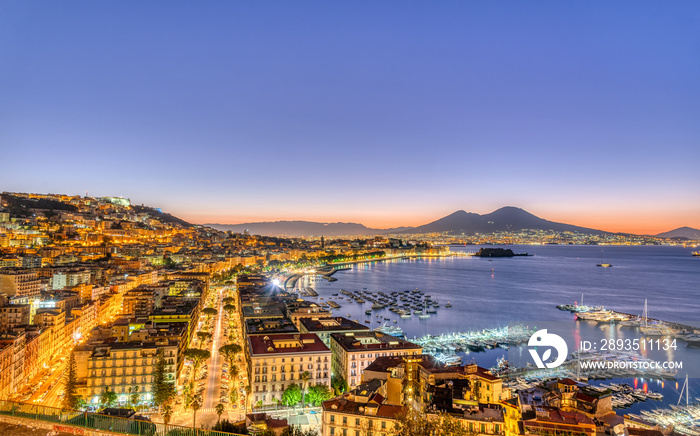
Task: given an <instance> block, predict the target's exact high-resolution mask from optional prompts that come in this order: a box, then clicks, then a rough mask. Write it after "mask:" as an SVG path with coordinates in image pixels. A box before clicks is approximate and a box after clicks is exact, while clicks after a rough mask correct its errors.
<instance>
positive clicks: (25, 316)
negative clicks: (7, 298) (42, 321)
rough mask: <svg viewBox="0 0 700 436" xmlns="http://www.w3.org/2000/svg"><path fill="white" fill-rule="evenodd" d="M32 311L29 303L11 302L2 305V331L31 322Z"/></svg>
mask: <svg viewBox="0 0 700 436" xmlns="http://www.w3.org/2000/svg"><path fill="white" fill-rule="evenodd" d="M30 312H31V306H30V305H29V304H10V305H7V306H4V307H0V331H7V330H10V329H12V328H13V327H15V326H18V325H26V324H29V315H30Z"/></svg>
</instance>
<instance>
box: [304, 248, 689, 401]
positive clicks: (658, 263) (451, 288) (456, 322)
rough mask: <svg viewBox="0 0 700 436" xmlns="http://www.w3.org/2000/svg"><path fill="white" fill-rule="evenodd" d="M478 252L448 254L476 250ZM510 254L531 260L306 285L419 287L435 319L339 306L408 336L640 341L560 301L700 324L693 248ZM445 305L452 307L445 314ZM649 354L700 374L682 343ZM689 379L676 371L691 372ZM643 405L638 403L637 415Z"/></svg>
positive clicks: (422, 263) (392, 265) (430, 265)
mask: <svg viewBox="0 0 700 436" xmlns="http://www.w3.org/2000/svg"><path fill="white" fill-rule="evenodd" d="M478 248H479V247H477V246H467V247H453V248H452V249H453V250H455V251H475V250H478ZM508 248H511V249H512V250H513V251H514V252H516V253H522V252H527V253H529V254H533V255H534V256H531V257H530V256H528V257H513V258H500V259H492V260H489V259H483V258H477V257H471V256H470V257H453V258H445V259H419V260H418V259H416V260H399V261H389V262H374V263H367V264H358V265H354V266H352V269H350V270H347V271H342V272H338V273H336V275H335V277H336V278H337V279H338V281H336V282H332V283H329V282H327V281H326V280H323V279H320V278H309V279H308V280H306V281H305V283H304V285H310V286H313V287H314V288H315V289H316V291H317V292H318V293H319V297H324V301H325V299H327V298H328V297H330V296H332V294H335V293H338V292H339V291H340V290H341V289H345V290H349V291H358V290H362V289H364V288H366V290H367V291H372V292H378V291H383V292H385V293H387V294H389V293H390V292H393V291H404V290H412V289H416V288H417V289H419V290H421V291H423V292H425V293H426V294H429V295H431V296H432V297H433V299H436V300H438V302H439V303H440V305H441V307H440V308H439V309H438V313H437V314H436V315H435V314H434V315H432V317H431V318H430V319H426V320H419V319H418V318H417V317H415V316H414V317H413V318H412V319H410V320H403V319H401V318H399V316H398V315H395V314H393V313H392V312H389V311H388V310H382V311H374V313H373V314H372V316H366V315H365V313H364V312H365V310H367V309H369V308H370V307H371V303H366V304H364V305H362V304H358V303H355V302H349V301H347V300H345V301H339V300H334V301H337V302H339V303H340V304H341V305H342V307H341V308H340V309H337V310H335V311H334V313H335V314H337V315H340V316H345V317H348V318H351V319H355V320H359V321H360V322H361V323H365V321H366V320H369V321H370V324H366V325H370V326H371V327H372V328H375V327H377V326H379V325H380V324H379V323H377V316H376V315H377V314H380V315H382V316H384V317H386V318H387V319H388V320H389V321H388V323H389V324H390V325H397V326H399V327H401V328H403V330H404V331H405V332H406V335H407V336H408V338H409V339H410V338H413V337H420V336H423V335H426V334H440V333H446V332H455V331H467V330H481V329H484V328H492V327H503V326H506V325H508V324H513V323H521V324H524V325H527V326H529V327H537V328H545V327H546V328H548V329H549V330H550V332H556V333H557V334H559V335H561V336H563V337H565V339H567V341H570V342H571V343H577V342H578V340H581V339H584V340H591V341H599V340H600V339H601V338H609V339H616V338H636V337H640V336H639V333H638V332H637V330H636V329H630V328H619V327H615V326H610V325H598V324H595V323H590V322H582V321H576V320H575V317H574V315H573V314H571V313H569V312H563V311H560V310H558V309H557V308H556V306H557V305H559V304H567V303H574V302H575V301H577V302H579V303H580V302H581V298H582V295H583V304H586V305H595V306H597V305H602V306H605V307H606V308H608V309H613V310H617V311H621V312H627V313H632V314H641V313H642V311H643V308H644V300H645V299H647V301H648V312H649V317H651V318H657V319H662V320H666V321H674V322H678V323H683V324H687V325H693V326H697V327H700V257H693V256H692V255H691V250H690V249H688V248H682V247H666V246H629V247H628V246H604V247H601V246H571V245H546V246H508ZM601 262H606V263H611V264H613V267H612V268H600V267H597V266H596V265H597V264H599V263H601ZM300 284H301V283H300ZM447 302H450V304H452V306H453V307H452V308H445V307H444V305H445V304H446V303H447ZM394 320H396V321H397V322H396V323H394ZM383 322H384V320H382V323H383ZM512 352H513V350H511V353H512ZM507 353H508V352H506V351H504V350H491V351H489V352H486V353H472V354H470V355H469V356H467V357H466V359H465V360H475V361H476V362H477V363H479V364H480V365H482V366H491V365H492V364H494V363H495V360H496V359H497V358H498V357H500V356H504V357H508V355H507ZM650 357H654V358H659V359H664V360H665V359H675V360H682V361H683V362H684V365H688V366H693V367H694V369H695V373H696V374H697V372H698V370H697V368H699V367H700V349H694V348H687V347H686V346H685V343H683V342H681V341H678V348H677V349H676V350H674V351H670V352H668V351H667V352H665V353H661V354H659V353H656V354H654V353H652V355H651V356H650ZM685 372H686V371H683V372H680V373H679V374H683V375H685ZM692 376H693V375H692V372H691V377H692ZM632 382H633V381H632V380H630V383H632ZM645 382H649V383H654V384H655V387H653V388H652V389H654V390H660V391H662V392H664V391H668V394H669V395H673V392H675V389H676V384H675V382H668V381H667V382H664V383H663V387H662V386H661V383H662V382H660V381H658V382H657V381H646V380H638V381H637V383H645ZM692 385H693V386H694V387H695V389H694V392H693V391H691V394H694V395H693V396H694V397H700V392H698V389H700V386H698V380H695V381H694V382H693V383H692ZM667 396H668V395H667ZM675 398H676V399H677V394H676V395H675ZM674 402H675V400H674ZM644 404H645V403H638V405H636V406H634V407H633V408H632V410H637V409H638V408H639V407H644Z"/></svg>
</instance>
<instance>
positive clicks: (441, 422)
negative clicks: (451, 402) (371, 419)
mask: <svg viewBox="0 0 700 436" xmlns="http://www.w3.org/2000/svg"><path fill="white" fill-rule="evenodd" d="M391 434H392V435H393V436H469V432H468V431H467V429H466V428H465V427H463V426H462V424H461V423H460V422H459V420H458V419H456V418H454V417H452V416H450V415H449V414H447V413H444V412H442V413H439V414H438V415H437V416H435V417H434V418H430V419H427V418H426V417H424V416H422V415H421V414H420V413H418V412H417V411H416V410H414V409H411V408H406V411H405V412H404V413H402V414H399V415H398V416H397V420H396V424H395V425H394V429H393V433H391Z"/></svg>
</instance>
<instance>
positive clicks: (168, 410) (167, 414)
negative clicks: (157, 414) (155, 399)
mask: <svg viewBox="0 0 700 436" xmlns="http://www.w3.org/2000/svg"><path fill="white" fill-rule="evenodd" d="M161 415H162V416H163V422H164V423H165V425H168V424H170V418H172V417H173V406H172V405H171V404H166V405H164V406H163V410H162V412H161Z"/></svg>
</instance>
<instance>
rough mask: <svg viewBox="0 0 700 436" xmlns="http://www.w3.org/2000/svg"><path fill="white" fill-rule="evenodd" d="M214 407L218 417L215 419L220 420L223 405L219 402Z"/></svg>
mask: <svg viewBox="0 0 700 436" xmlns="http://www.w3.org/2000/svg"><path fill="white" fill-rule="evenodd" d="M214 409H215V410H216V414H217V415H219V419H218V420H217V422H221V414H222V413H224V405H223V404H222V403H219V404H217V405H216V407H215V408H214Z"/></svg>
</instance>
